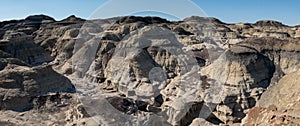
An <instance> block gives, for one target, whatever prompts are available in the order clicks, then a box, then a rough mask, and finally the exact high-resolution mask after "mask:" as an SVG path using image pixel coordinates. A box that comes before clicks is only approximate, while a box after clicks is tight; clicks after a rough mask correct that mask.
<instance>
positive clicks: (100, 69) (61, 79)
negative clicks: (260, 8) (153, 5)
mask: <svg viewBox="0 0 300 126" xmlns="http://www.w3.org/2000/svg"><path fill="white" fill-rule="evenodd" d="M0 109H1V110H0V125H3V126H19V125H22V126H40V125H44V126H61V125H67V126H98V125H101V126H103V125H104V126H106V125H108V126H111V125H112V126H114V125H116V126H118V125H133V126H135V125H143V126H144V125H149V126H160V125H161V126H164V125H166V126H169V125H174V126H188V125H191V126H204V125H208V126H210V125H229V126H231V125H234V126H238V125H245V126H252V125H257V126H267V125H280V126H281V125H291V126H294V125H300V114H299V113H300V26H287V25H284V24H282V23H280V22H277V21H272V20H263V21H257V22H256V23H253V24H251V23H237V24H227V23H224V22H221V21H220V20H218V19H215V18H204V17H189V18H186V19H184V20H182V21H168V20H166V19H162V18H159V17H134V16H126V17H115V18H109V19H97V20H85V19H80V18H78V17H76V16H70V17H68V18H66V19H63V20H61V21H56V20H55V19H53V18H51V17H49V16H45V15H33V16H29V17H27V18H25V19H23V20H11V21H3V22H0Z"/></svg>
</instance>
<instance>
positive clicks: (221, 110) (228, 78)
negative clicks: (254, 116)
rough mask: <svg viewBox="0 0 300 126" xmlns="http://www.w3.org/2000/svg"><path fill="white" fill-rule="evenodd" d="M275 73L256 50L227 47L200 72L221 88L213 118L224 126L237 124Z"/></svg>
mask: <svg viewBox="0 0 300 126" xmlns="http://www.w3.org/2000/svg"><path fill="white" fill-rule="evenodd" d="M274 71H275V66H274V65H273V63H272V62H271V61H270V60H269V59H268V58H267V57H265V56H263V55H262V54H260V53H259V52H257V51H256V50H253V49H251V48H249V47H243V46H232V47H231V48H229V50H228V51H226V52H225V53H224V54H223V55H221V56H220V58H219V59H217V60H216V61H215V62H214V63H212V64H211V65H209V66H207V67H206V68H204V69H202V70H201V72H202V73H204V75H206V76H207V78H209V79H213V80H215V84H218V85H220V87H222V92H223V94H220V95H221V96H220V97H219V99H218V100H219V101H218V102H219V103H217V104H218V105H217V106H216V111H215V112H214V115H215V116H216V117H217V118H219V119H220V120H221V121H223V122H224V123H237V122H239V121H240V120H241V119H242V118H243V117H244V116H245V115H246V113H247V110H248V109H249V108H251V107H253V106H255V103H256V101H257V100H258V99H259V97H260V95H261V94H262V93H263V92H264V90H265V89H266V88H267V87H268V86H269V83H270V81H271V78H272V76H273V73H274ZM220 93H221V92H220Z"/></svg>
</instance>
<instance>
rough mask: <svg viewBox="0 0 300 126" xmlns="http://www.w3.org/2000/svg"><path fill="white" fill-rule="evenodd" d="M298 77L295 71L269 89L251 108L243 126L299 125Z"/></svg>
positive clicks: (298, 72) (299, 72)
mask: <svg viewBox="0 0 300 126" xmlns="http://www.w3.org/2000/svg"><path fill="white" fill-rule="evenodd" d="M299 76H300V71H299V70H298V71H296V72H293V73H290V74H287V75H286V76H284V77H283V78H282V79H280V81H279V82H278V84H276V85H274V86H272V87H270V88H269V89H268V90H267V91H266V92H265V93H264V94H263V95H262V96H261V99H260V100H259V101H258V104H257V105H256V107H254V108H252V109H251V110H250V111H249V113H248V115H247V117H246V118H245V119H244V121H243V123H244V124H245V125H299V124H300V117H299V114H298V113H299V112H300V110H299V107H300V104H299V93H300V92H299Z"/></svg>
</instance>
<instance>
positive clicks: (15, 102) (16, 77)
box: [0, 65, 75, 111]
mask: <svg viewBox="0 0 300 126" xmlns="http://www.w3.org/2000/svg"><path fill="white" fill-rule="evenodd" d="M0 78H1V82H0V86H1V88H0V90H1V96H0V97H1V109H4V110H5V109H6V110H7V109H8V110H15V111H24V110H27V109H30V108H32V107H33V103H32V100H33V98H34V97H37V96H41V95H45V94H47V93H50V92H52V93H56V92H70V93H72V92H74V91H75V87H74V86H73V85H72V84H71V82H70V81H69V80H68V79H67V78H66V77H64V76H62V75H60V74H58V73H56V72H55V71H53V69H52V68H51V67H50V66H38V67H33V68H30V67H28V66H14V65H8V66H7V67H5V68H4V69H3V70H2V71H0Z"/></svg>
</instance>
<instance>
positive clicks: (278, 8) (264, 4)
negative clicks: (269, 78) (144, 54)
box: [0, 0, 300, 25]
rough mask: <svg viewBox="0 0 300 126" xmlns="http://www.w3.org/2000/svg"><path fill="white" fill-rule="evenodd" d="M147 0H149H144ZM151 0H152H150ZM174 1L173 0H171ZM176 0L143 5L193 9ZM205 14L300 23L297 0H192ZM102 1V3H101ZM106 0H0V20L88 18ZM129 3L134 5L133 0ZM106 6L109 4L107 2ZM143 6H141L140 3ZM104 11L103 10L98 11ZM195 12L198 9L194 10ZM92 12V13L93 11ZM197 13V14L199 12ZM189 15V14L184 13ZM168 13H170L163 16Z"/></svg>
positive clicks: (231, 20) (234, 19) (230, 20)
mask: <svg viewBox="0 0 300 126" xmlns="http://www.w3.org/2000/svg"><path fill="white" fill-rule="evenodd" d="M111 1H118V2H116V3H118V5H116V7H111V8H110V9H111V10H110V11H107V12H105V14H106V15H112V16H114V12H116V13H117V10H118V9H117V7H121V6H128V5H127V4H126V3H124V2H123V3H122V0H111ZM123 1H124V0H123ZM148 1H151V0H148ZM152 1H153V0H152ZM175 1H176V2H175ZM178 1H184V0H169V1H168V2H167V3H164V4H162V3H157V2H150V3H146V5H149V6H150V5H152V6H161V7H164V8H168V9H170V10H174V12H177V13H181V14H182V15H184V14H185V13H184V12H186V13H191V12H188V11H193V10H192V9H189V8H187V7H181V6H184V5H183V4H176V3H178ZM192 1H193V2H194V3H195V4H196V5H197V6H199V7H200V8H201V9H202V10H203V12H204V13H206V15H207V16H209V17H216V18H218V19H220V20H222V21H224V22H227V23H238V22H250V23H253V22H256V21H258V20H264V19H271V20H277V21H281V22H283V23H284V24H288V25H298V24H300V14H299V12H300V7H299V6H300V1H298V0H192ZM105 3H106V4H105ZM107 3H109V2H107V0H85V1H83V0H1V5H2V6H1V7H0V21H3V20H10V19H21V18H25V17H27V16H28V15H33V14H46V15H49V16H51V17H54V18H55V19H57V20H60V19H63V18H66V17H68V16H69V15H76V16H79V17H82V18H88V17H90V16H91V14H93V13H94V12H95V11H96V10H97V8H99V7H103V6H107ZM133 6H138V5H137V3H136V4H135V5H131V8H132V7H133ZM108 7H110V6H108ZM141 7H142V8H143V6H141ZM146 7H147V6H145V8H146ZM101 12H104V11H101ZM195 13H199V12H195ZM94 14H95V13H94ZM199 15H201V14H199ZM187 16H189V15H187ZM167 17H170V16H167Z"/></svg>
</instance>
